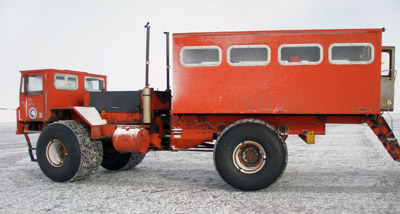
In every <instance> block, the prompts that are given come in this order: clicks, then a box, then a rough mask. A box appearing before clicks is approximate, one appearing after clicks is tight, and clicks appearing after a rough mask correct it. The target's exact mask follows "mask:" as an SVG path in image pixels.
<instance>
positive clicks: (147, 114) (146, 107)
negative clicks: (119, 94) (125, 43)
mask: <svg viewBox="0 0 400 214" xmlns="http://www.w3.org/2000/svg"><path fill="white" fill-rule="evenodd" d="M144 27H145V28H146V30H147V35H146V37H147V38H146V80H145V86H144V88H143V91H142V101H143V123H144V124H150V123H151V94H152V93H151V92H152V90H151V88H149V65H150V61H149V55H150V22H147V24H146V25H145V26H144Z"/></svg>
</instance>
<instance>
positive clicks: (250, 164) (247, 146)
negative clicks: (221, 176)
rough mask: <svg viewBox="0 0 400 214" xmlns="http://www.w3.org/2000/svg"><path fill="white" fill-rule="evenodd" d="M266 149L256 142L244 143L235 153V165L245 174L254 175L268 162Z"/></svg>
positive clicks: (238, 146)
mask: <svg viewBox="0 0 400 214" xmlns="http://www.w3.org/2000/svg"><path fill="white" fill-rule="evenodd" d="M266 159H267V157H266V153H265V150H264V148H263V147H262V146H261V145H260V144H259V143H257V142H255V141H244V142H242V143H240V144H239V145H237V146H236V148H235V150H234V152H233V163H234V164H235V167H236V168H237V169H238V170H240V171H241V172H243V173H246V174H253V173H256V172H258V171H260V170H261V169H262V168H263V166H264V165H265V162H266Z"/></svg>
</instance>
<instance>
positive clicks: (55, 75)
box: [53, 73, 79, 91]
mask: <svg viewBox="0 0 400 214" xmlns="http://www.w3.org/2000/svg"><path fill="white" fill-rule="evenodd" d="M57 76H63V77H64V88H57V86H56V78H57ZM69 77H73V78H75V79H76V87H75V88H69V87H68V78H69ZM53 86H54V88H55V89H57V90H65V91H76V90H78V88H79V79H78V76H76V75H72V74H63V73H56V74H54V82H53Z"/></svg>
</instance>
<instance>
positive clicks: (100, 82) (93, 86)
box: [85, 77, 105, 91]
mask: <svg viewBox="0 0 400 214" xmlns="http://www.w3.org/2000/svg"><path fill="white" fill-rule="evenodd" d="M104 86H105V84H104V79H103V78H97V77H85V89H86V91H103V89H104Z"/></svg>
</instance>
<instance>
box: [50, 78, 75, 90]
mask: <svg viewBox="0 0 400 214" xmlns="http://www.w3.org/2000/svg"><path fill="white" fill-rule="evenodd" d="M54 87H55V88H56V89H59V90H77V89H78V77H76V76H75V75H67V74H56V75H54Z"/></svg>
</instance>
